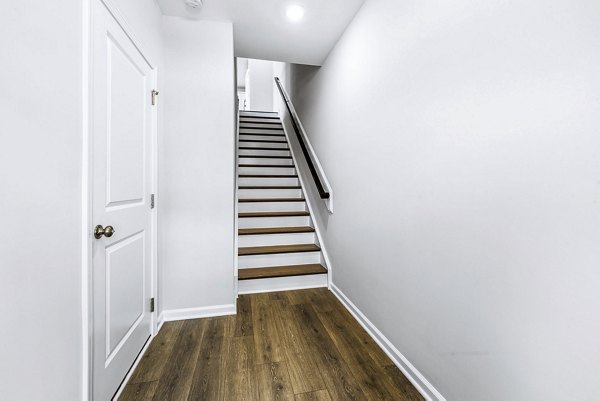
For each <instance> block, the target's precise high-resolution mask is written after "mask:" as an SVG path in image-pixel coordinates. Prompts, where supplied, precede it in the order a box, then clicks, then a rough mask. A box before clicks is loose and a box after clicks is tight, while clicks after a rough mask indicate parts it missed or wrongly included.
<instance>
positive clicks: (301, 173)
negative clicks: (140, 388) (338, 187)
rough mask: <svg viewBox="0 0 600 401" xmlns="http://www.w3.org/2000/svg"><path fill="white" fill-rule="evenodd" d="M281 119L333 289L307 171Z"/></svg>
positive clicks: (279, 114)
mask: <svg viewBox="0 0 600 401" xmlns="http://www.w3.org/2000/svg"><path fill="white" fill-rule="evenodd" d="M278 116H279V119H280V120H281V126H282V128H283V133H284V135H285V138H286V139H287V142H288V146H289V148H290V154H291V155H292V160H293V161H294V165H295V166H296V174H297V175H298V180H299V181H300V186H301V187H302V194H303V196H304V199H305V202H306V207H307V208H308V211H309V213H310V220H311V222H312V226H313V227H314V229H315V235H316V239H317V241H316V243H317V245H319V246H320V247H321V255H322V256H323V262H324V265H325V268H326V269H327V288H329V289H331V284H332V278H333V276H332V273H333V268H332V264H331V259H330V258H329V254H328V252H327V246H326V245H325V242H324V241H323V237H322V235H321V228H320V227H319V223H318V219H316V218H315V217H314V216H316V215H315V207H314V205H313V202H314V199H312V197H311V196H309V194H310V192H308V191H307V190H306V182H307V177H305V174H306V173H305V171H304V170H303V169H300V168H299V164H298V157H297V155H296V149H295V148H294V146H293V145H292V144H293V143H296V142H295V141H292V138H291V137H290V133H289V132H288V128H287V127H286V120H285V119H284V116H282V115H281V113H278ZM309 179H312V177H309Z"/></svg>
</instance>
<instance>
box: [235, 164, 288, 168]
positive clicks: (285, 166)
mask: <svg viewBox="0 0 600 401" xmlns="http://www.w3.org/2000/svg"><path fill="white" fill-rule="evenodd" d="M238 167H260V168H295V167H296V166H294V165H293V164H238Z"/></svg>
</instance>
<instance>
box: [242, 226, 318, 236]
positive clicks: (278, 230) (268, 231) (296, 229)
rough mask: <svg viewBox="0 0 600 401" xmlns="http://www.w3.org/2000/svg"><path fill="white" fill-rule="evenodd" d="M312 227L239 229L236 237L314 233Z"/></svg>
mask: <svg viewBox="0 0 600 401" xmlns="http://www.w3.org/2000/svg"><path fill="white" fill-rule="evenodd" d="M314 232H315V229H314V228H312V227H308V226H306V227H269V228H240V229H239V230H238V235H268V234H296V233H314Z"/></svg>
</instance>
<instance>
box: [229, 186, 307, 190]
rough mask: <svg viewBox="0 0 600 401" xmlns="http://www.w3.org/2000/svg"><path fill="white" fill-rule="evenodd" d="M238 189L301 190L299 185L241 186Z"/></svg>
mask: <svg viewBox="0 0 600 401" xmlns="http://www.w3.org/2000/svg"><path fill="white" fill-rule="evenodd" d="M238 189H302V187H301V186H300V185H241V186H239V187H238Z"/></svg>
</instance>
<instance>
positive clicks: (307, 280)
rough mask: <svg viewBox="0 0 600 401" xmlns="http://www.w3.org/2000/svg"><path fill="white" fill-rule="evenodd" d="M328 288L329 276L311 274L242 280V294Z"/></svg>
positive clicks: (239, 286) (240, 283) (240, 284)
mask: <svg viewBox="0 0 600 401" xmlns="http://www.w3.org/2000/svg"><path fill="white" fill-rule="evenodd" d="M319 287H327V274H311V275H309V276H296V277H278V278H263V279H258V280H240V282H239V283H238V290H239V293H240V294H253V293H257V292H273V291H286V290H293V289H301V288H319Z"/></svg>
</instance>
